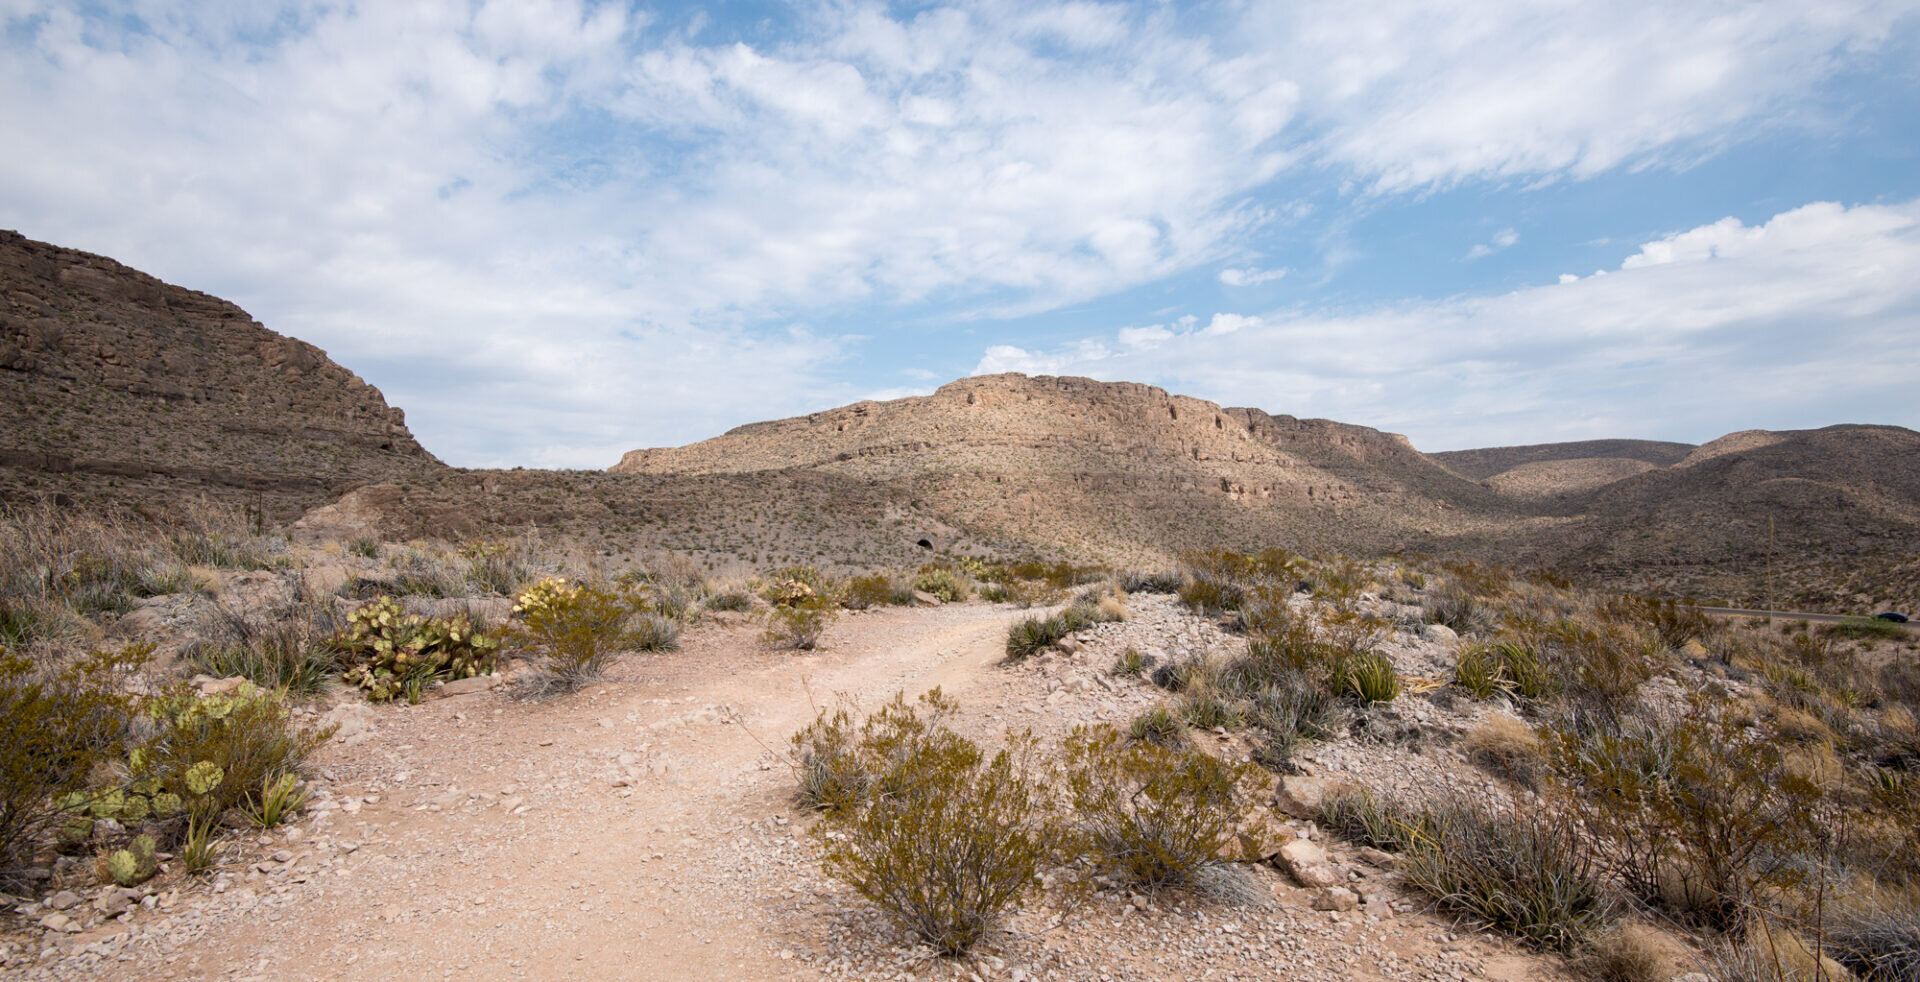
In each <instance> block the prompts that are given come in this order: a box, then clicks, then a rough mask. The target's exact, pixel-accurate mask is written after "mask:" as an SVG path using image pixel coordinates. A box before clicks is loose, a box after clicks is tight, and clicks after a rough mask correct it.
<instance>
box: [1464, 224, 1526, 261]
mask: <svg viewBox="0 0 1920 982" xmlns="http://www.w3.org/2000/svg"><path fill="white" fill-rule="evenodd" d="M1518 241H1520V233H1518V232H1516V231H1514V230H1513V229H1510V228H1503V229H1501V230H1500V231H1498V232H1495V233H1494V235H1493V241H1491V242H1482V243H1480V244H1478V245H1476V246H1474V247H1473V248H1471V249H1468V250H1467V258H1468V259H1479V258H1481V257H1482V256H1491V255H1493V254H1494V253H1496V252H1499V251H1501V250H1503V249H1508V248H1511V247H1512V246H1513V244H1514V243H1516V242H1518Z"/></svg>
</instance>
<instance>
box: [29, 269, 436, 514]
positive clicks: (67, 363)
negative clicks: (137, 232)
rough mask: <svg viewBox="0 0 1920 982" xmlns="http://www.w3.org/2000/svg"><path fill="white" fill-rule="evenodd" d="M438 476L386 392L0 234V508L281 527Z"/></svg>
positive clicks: (161, 290)
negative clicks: (30, 505)
mask: <svg viewBox="0 0 1920 982" xmlns="http://www.w3.org/2000/svg"><path fill="white" fill-rule="evenodd" d="M442 470H444V466H443V465H442V464H441V463H440V462H439V461H438V460H436V459H434V457H433V455H431V454H429V453H428V452H427V451H426V450H425V449H423V448H422V447H421V446H420V444H419V443H417V442H415V440H414V439H413V435H412V434H411V433H409V432H408V431H407V426H406V419H405V416H404V415H403V414H402V413H401V411H400V410H399V409H397V408H395V407H392V406H389V405H387V403H386V400H385V399H384V398H382V396H381V395H380V391H379V390H378V389H375V388H374V387H372V386H370V385H368V384H366V383H365V382H363V381H361V380H360V379H359V378H358V377H356V376H355V375H354V374H353V373H352V372H349V371H347V370H346V369H345V368H342V367H340V366H339V365H337V364H335V363H334V362H332V361H331V360H329V359H328V358H327V356H326V353H325V352H323V351H321V350H320V349H318V348H316V347H314V346H312V345H310V344H307V343H305V342H303V341H299V340H296V339H293V338H289V337H285V336H282V335H279V334H276V333H274V332H273V331H270V330H268V329H267V328H266V327H264V326H263V325H261V324H260V323H258V322H256V321H255V320H254V319H253V318H252V317H250V316H248V314H247V313H246V311H243V310H241V309H240V308H238V307H236V306H234V305H233V304H230V303H227V302H226V301H224V300H220V299H218V298H216V297H211V296H208V295H206V294H204V293H198V292H195V291H193V290H187V289H184V288H181V287H177V286H172V285H169V284H166V283H163V282H161V281H159V280H157V279H155V278H153V277H151V276H148V275H146V274H144V273H141V272H139V271H137V270H133V269H129V268H127V267H126V266H123V265H121V264H119V263H117V262H114V261H113V260H111V259H106V258H103V257H100V256H95V255H90V254H88V253H84V252H79V251H76V250H72V249H64V248H61V247H59V246H53V245H48V244H46V243H42V242H35V241H32V240H30V239H27V238H25V237H23V236H21V235H19V234H18V233H15V232H0V499H4V500H27V499H31V498H34V497H47V496H64V498H63V500H94V499H105V500H115V501H120V502H123V503H130V504H152V503H162V502H160V501H158V500H157V499H164V498H166V497H168V496H172V495H177V494H179V493H181V492H188V493H192V494H200V495H206V496H210V497H213V498H216V499H230V500H246V501H248V502H250V503H257V504H260V505H262V506H265V507H268V508H269V509H270V510H272V511H274V512H276V513H277V515H278V516H279V517H285V516H287V515H290V514H293V513H296V512H297V511H298V510H299V509H301V508H303V507H307V506H310V505H312V504H315V503H318V502H319V501H323V500H326V499H328V498H330V497H332V496H334V495H336V494H338V493H339V492H341V491H343V490H346V489H347V488H350V487H353V486H357V485H360V484H367V483H374V482H382V481H400V480H420V479H425V478H427V477H430V476H432V475H434V474H436V473H438V472H440V471H442Z"/></svg>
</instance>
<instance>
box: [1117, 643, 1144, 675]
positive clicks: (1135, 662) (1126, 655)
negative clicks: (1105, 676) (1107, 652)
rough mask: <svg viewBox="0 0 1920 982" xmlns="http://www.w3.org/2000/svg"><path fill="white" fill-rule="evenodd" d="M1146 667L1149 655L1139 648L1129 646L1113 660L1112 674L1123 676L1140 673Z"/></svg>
mask: <svg viewBox="0 0 1920 982" xmlns="http://www.w3.org/2000/svg"><path fill="white" fill-rule="evenodd" d="M1146 668H1147V656H1145V655H1143V654H1141V653H1140V649H1139V648H1135V647H1132V646H1128V648H1127V650H1125V651H1123V652H1121V653H1120V655H1119V657H1117V658H1115V659H1114V660H1113V669H1112V674H1114V675H1123V676H1124V675H1139V674H1140V673H1141V672H1143V671H1145V670H1146Z"/></svg>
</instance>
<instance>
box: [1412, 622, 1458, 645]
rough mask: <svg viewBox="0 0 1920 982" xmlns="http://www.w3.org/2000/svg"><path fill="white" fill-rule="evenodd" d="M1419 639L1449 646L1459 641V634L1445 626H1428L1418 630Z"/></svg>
mask: <svg viewBox="0 0 1920 982" xmlns="http://www.w3.org/2000/svg"><path fill="white" fill-rule="evenodd" d="M1420 638H1421V640H1424V641H1432V642H1434V643H1435V644H1450V643H1452V642H1454V641H1458V640H1460V632H1458V631H1455V630H1454V629H1453V628H1450V627H1448V626H1446V625H1445V624H1428V625H1427V626H1425V627H1423V628H1421V629H1420Z"/></svg>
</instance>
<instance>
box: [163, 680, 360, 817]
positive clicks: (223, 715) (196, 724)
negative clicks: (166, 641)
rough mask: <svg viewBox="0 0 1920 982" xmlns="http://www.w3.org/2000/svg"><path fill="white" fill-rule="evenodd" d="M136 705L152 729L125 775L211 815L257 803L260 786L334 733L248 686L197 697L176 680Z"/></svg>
mask: <svg viewBox="0 0 1920 982" xmlns="http://www.w3.org/2000/svg"><path fill="white" fill-rule="evenodd" d="M143 712H144V713H145V714H146V715H147V716H148V717H149V718H150V719H151V720H152V728H153V730H154V736H153V738H152V739H151V740H149V741H147V742H146V743H145V744H144V745H142V746H140V747H137V748H135V749H134V751H133V752H132V753H130V754H129V755H128V764H127V771H128V773H129V774H130V776H131V777H132V779H133V780H134V781H136V782H139V781H142V780H150V781H152V782H154V785H155V786H156V787H157V789H158V791H157V792H156V793H170V794H174V795H179V796H180V797H181V798H182V799H184V800H185V801H186V803H187V805H188V807H187V811H189V812H200V813H203V814H206V815H210V816H216V817H217V816H219V815H221V814H223V813H224V812H226V811H227V810H228V809H233V808H238V809H240V810H241V811H242V812H245V811H249V810H257V809H259V808H260V807H262V805H263V804H264V800H263V795H262V789H271V788H272V787H273V786H274V785H275V784H276V783H277V782H279V781H281V780H282V779H283V778H284V777H285V776H286V775H292V774H298V773H299V772H300V770H301V768H302V767H303V766H304V765H305V763H306V760H307V758H308V757H309V756H311V755H312V754H313V752H314V751H315V750H318V749H319V748H320V747H321V746H323V745H325V743H326V742H327V740H328V739H329V738H330V737H332V736H333V732H334V728H333V727H324V728H323V727H313V726H306V725H300V724H295V723H294V722H293V720H292V715H291V713H290V712H289V710H288V708H287V704H286V699H285V697H284V696H282V695H281V694H280V693H278V692H270V691H267V690H265V689H259V688H256V687H254V686H252V685H242V686H241V687H240V688H239V689H237V690H235V691H234V692H232V693H229V694H226V695H216V696H201V695H199V694H197V693H195V692H194V691H193V690H192V688H191V687H189V686H188V685H186V684H185V683H184V682H182V683H177V684H175V685H174V686H173V687H171V688H170V689H168V690H167V692H166V694H164V695H162V696H160V697H158V698H155V699H153V700H151V701H149V702H148V704H147V705H146V706H145V707H143Z"/></svg>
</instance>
